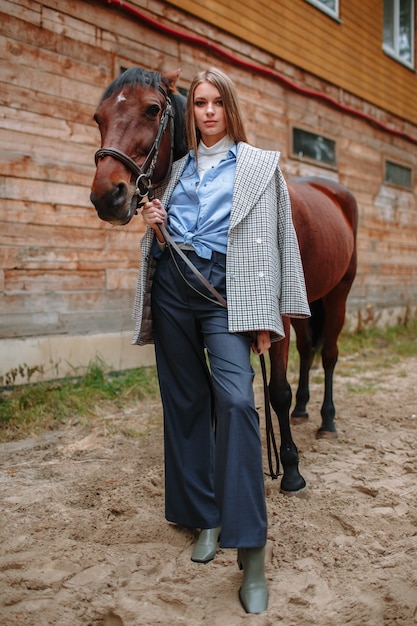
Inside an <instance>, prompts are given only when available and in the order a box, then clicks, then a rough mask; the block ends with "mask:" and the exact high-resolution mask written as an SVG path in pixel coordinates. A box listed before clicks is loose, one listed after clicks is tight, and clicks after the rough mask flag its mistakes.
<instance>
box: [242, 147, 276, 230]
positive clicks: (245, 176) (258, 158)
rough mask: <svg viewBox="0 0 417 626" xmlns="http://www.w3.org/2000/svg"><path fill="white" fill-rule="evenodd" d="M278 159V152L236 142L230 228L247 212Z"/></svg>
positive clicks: (266, 183)
mask: <svg viewBox="0 0 417 626" xmlns="http://www.w3.org/2000/svg"><path fill="white" fill-rule="evenodd" d="M278 161H279V152H273V151H265V150H258V149H257V148H254V147H253V146H250V145H249V144H246V143H239V144H238V151H237V158H236V174H235V185H234V192H233V204H232V211H231V215H230V228H233V227H234V226H236V225H237V224H238V223H239V222H241V221H242V220H243V219H244V217H245V216H246V215H247V214H248V213H249V211H250V210H251V208H252V207H253V205H254V204H255V203H256V201H257V200H258V198H259V197H260V196H261V194H262V193H263V192H264V190H265V187H266V186H267V185H268V183H269V181H270V180H271V178H272V176H273V175H274V173H275V170H276V168H277V166H278Z"/></svg>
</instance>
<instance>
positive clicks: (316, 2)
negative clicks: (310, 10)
mask: <svg viewBox="0 0 417 626" xmlns="http://www.w3.org/2000/svg"><path fill="white" fill-rule="evenodd" d="M306 2H308V4H311V5H312V6H313V7H316V9H319V10H320V11H322V12H323V13H326V15H329V16H330V17H332V18H333V19H335V20H338V21H340V17H339V0H334V3H335V8H334V10H333V9H330V8H329V7H328V6H327V5H326V4H324V2H323V0H306Z"/></svg>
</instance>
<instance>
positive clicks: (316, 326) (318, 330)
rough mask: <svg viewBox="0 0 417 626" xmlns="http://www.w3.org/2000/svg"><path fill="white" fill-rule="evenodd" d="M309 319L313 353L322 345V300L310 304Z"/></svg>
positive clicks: (323, 313) (323, 318)
mask: <svg viewBox="0 0 417 626" xmlns="http://www.w3.org/2000/svg"><path fill="white" fill-rule="evenodd" d="M310 310H311V317H310V318H309V322H310V327H311V331H312V347H313V351H314V353H316V352H317V350H318V349H319V348H321V346H322V345H323V337H324V323H325V318H326V315H325V312H324V306H323V301H322V300H315V301H314V302H310Z"/></svg>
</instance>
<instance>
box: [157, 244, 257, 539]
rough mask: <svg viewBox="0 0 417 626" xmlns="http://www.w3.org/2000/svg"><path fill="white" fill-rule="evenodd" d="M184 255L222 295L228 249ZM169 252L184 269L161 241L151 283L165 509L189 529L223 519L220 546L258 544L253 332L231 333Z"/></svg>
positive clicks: (221, 315) (223, 311) (215, 306)
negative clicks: (161, 414)
mask: <svg viewBox="0 0 417 626" xmlns="http://www.w3.org/2000/svg"><path fill="white" fill-rule="evenodd" d="M174 254H175V253H174ZM186 254H187V255H188V256H189V258H190V260H191V261H192V262H193V263H194V264H195V265H196V267H198V269H199V270H200V272H201V273H202V274H204V276H205V277H206V278H207V279H208V280H209V281H210V282H211V284H212V285H213V286H214V287H215V288H216V289H217V290H218V291H219V292H220V293H221V294H222V295H223V296H225V295H226V294H225V269H226V268H225V265H226V260H225V259H226V258H225V255H222V254H219V253H216V252H214V253H213V257H212V259H210V260H206V259H202V258H200V257H199V256H198V255H197V254H196V253H195V252H193V251H187V252H186ZM175 258H176V263H177V264H178V267H179V269H180V271H181V273H182V274H183V277H182V276H181V274H180V273H179V271H178V268H177V267H176V265H175V263H174V261H173V259H172V258H171V255H170V253H169V251H168V250H166V251H165V252H164V254H163V256H162V257H161V258H160V260H159V261H158V264H157V270H156V273H155V276H154V281H153V287H152V318H153V326H154V336H155V349H156V360H157V368H158V377H159V385H160V390H161V397H162V404H163V410H164V437H165V513H166V518H167V520H169V521H171V522H174V523H177V524H180V525H182V526H187V527H191V528H215V527H217V526H221V527H222V531H221V545H222V547H224V548H250V547H261V546H263V545H265V542H266V531H267V519H266V506H265V494H264V478H263V468H262V450H261V441H260V433H259V417H258V414H257V411H256V409H255V404H254V394H253V385H252V384H253V376H254V373H253V369H252V367H251V364H250V339H249V338H248V337H246V336H245V335H243V334H235V333H229V331H228V325H227V310H226V309H224V308H223V307H221V306H219V305H218V304H216V303H215V302H213V301H212V300H213V296H211V295H210V292H209V291H208V290H206V288H205V287H204V286H203V285H202V284H201V283H200V282H199V280H198V278H196V277H195V276H194V274H193V273H192V272H191V270H190V269H189V268H188V267H187V265H186V264H185V263H184V262H183V261H182V260H181V259H180V258H179V257H178V256H176V257H175ZM184 278H185V279H186V280H184ZM194 289H196V290H197V291H198V292H200V293H196V291H195V290H194ZM206 296H207V297H206Z"/></svg>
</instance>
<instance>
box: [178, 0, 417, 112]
mask: <svg viewBox="0 0 417 626" xmlns="http://www.w3.org/2000/svg"><path fill="white" fill-rule="evenodd" d="M170 3H171V4H173V5H175V6H176V7H178V8H181V9H183V10H185V11H188V12H189V13H190V14H192V15H196V16H199V17H201V18H202V19H204V20H206V21H207V22H208V23H209V24H213V25H215V26H216V27H218V28H220V29H222V30H224V31H225V32H227V33H230V34H233V35H235V36H236V37H240V38H241V39H242V40H243V41H247V42H250V43H251V44H253V45H255V46H257V47H259V48H260V49H261V50H266V51H267V52H269V53H271V54H272V55H274V56H276V57H278V58H279V59H283V60H285V61H287V62H289V63H291V64H292V65H295V66H296V67H298V68H301V69H302V70H305V71H307V72H310V73H311V74H314V75H315V76H319V77H321V78H323V79H325V80H327V81H328V82H329V83H331V84H333V85H337V86H338V87H340V88H342V89H345V90H346V91H348V92H349V93H352V94H354V95H356V96H358V97H359V98H361V99H363V100H366V101H367V102H370V103H372V104H374V105H376V106H378V107H382V108H383V109H386V110H387V111H390V112H391V113H393V114H394V115H398V116H399V117H402V118H404V119H406V120H409V121H410V122H412V123H413V124H416V123H417V107H416V106H415V102H416V100H417V79H416V75H415V72H414V71H413V70H411V69H409V68H408V67H406V66H404V65H402V64H401V63H398V62H397V61H395V60H393V59H392V58H390V57H389V56H387V55H386V54H385V53H384V52H383V50H382V38H383V4H384V3H383V2H382V0H368V1H367V2H363V0H339V7H340V8H339V14H340V21H337V20H335V19H332V18H331V17H329V16H328V15H327V14H325V13H323V12H322V11H320V10H319V9H318V8H317V7H315V6H313V5H311V4H309V3H308V2H307V1H306V0H274V2H270V1H268V0H211V1H210V2H206V0H170Z"/></svg>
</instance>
